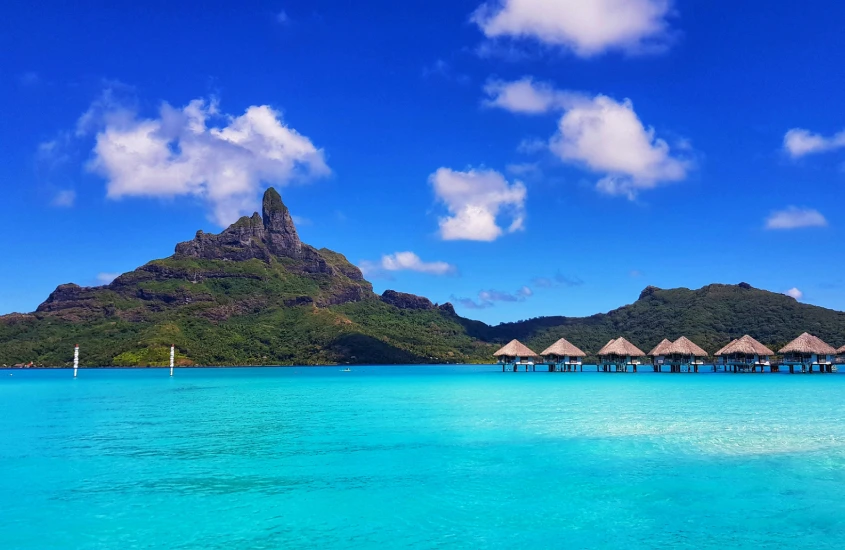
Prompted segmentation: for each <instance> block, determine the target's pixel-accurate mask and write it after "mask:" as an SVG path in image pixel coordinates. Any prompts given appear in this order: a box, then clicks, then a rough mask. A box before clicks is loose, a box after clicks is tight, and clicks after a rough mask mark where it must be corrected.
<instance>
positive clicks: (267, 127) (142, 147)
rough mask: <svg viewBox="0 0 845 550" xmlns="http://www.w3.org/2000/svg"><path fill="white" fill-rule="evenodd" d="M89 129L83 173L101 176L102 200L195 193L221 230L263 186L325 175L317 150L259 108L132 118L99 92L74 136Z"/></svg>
mask: <svg viewBox="0 0 845 550" xmlns="http://www.w3.org/2000/svg"><path fill="white" fill-rule="evenodd" d="M210 121H219V122H220V124H219V125H213V124H210ZM92 132H96V144H95V146H94V151H93V153H94V155H93V158H92V160H91V161H90V163H89V165H88V168H89V170H91V171H92V172H95V173H97V174H100V175H101V176H103V177H104V178H106V180H107V182H108V183H107V190H108V192H107V194H108V197H109V198H112V199H117V198H121V197H128V196H135V197H140V196H144V197H175V196H183V195H192V196H198V197H201V198H203V199H204V200H205V201H207V202H208V203H209V205H210V207H211V217H212V219H213V220H214V221H215V222H217V223H218V224H220V225H222V226H225V225H227V224H229V223H232V222H233V221H235V220H236V219H237V218H238V217H239V216H241V215H243V214H248V213H249V212H251V211H253V210H254V209H255V206H256V204H257V200H258V194H259V192H260V189H261V187H262V184H263V183H269V184H275V185H283V184H285V183H288V182H289V181H291V180H294V179H298V178H300V179H301V178H305V177H308V176H324V175H327V174H329V173H330V170H329V168H328V166H327V165H326V163H325V159H324V155H323V151H322V150H321V149H317V148H316V147H315V146H314V144H313V143H311V140H309V139H308V138H307V137H305V136H303V135H301V134H299V133H298V132H297V131H296V130H294V129H293V128H290V127H289V126H286V125H285V124H284V122H283V121H282V117H281V114H280V113H279V112H277V111H275V110H273V109H272V108H271V107H269V106H267V105H261V106H251V107H249V108H247V109H246V112H245V113H244V114H243V115H241V116H237V117H235V116H229V115H223V114H221V113H220V112H219V111H218V109H217V102H216V101H213V100H212V101H211V102H207V101H205V100H203V99H195V100H193V101H191V102H190V103H189V104H188V105H186V106H185V107H183V108H181V109H178V108H174V107H171V106H170V105H168V104H167V103H165V104H163V105H162V107H161V109H160V112H159V116H158V117H157V118H152V119H140V118H138V116H137V114H136V112H135V110H134V109H132V108H128V107H125V106H123V105H122V104H121V103H120V102H118V101H116V100H115V99H114V97H113V96H112V95H111V92H110V90H107V92H106V93H105V94H104V96H103V97H102V98H101V99H100V100H98V101H97V102H95V103H94V104H93V105H92V107H91V109H89V110H88V112H86V113H85V114H84V115H83V116H82V117H81V118H80V120H79V122H78V124H77V133H78V134H83V135H84V134H88V133H92Z"/></svg>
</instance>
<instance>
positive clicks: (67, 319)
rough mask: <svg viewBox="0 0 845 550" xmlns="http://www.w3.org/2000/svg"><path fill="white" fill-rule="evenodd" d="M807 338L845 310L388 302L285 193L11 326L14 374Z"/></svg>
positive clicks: (771, 304)
mask: <svg viewBox="0 0 845 550" xmlns="http://www.w3.org/2000/svg"><path fill="white" fill-rule="evenodd" d="M804 331H809V332H811V333H813V334H816V335H817V336H819V337H821V338H822V339H824V340H826V341H828V342H829V343H831V344H833V345H836V346H841V345H842V344H845V313H842V312H837V311H832V310H829V309H824V308H820V307H816V306H810V305H806V304H801V303H799V302H797V301H795V300H794V299H793V298H790V297H788V296H784V295H782V294H775V293H771V292H767V291H763V290H758V289H754V288H752V287H751V286H749V285H747V284H744V283H743V284H740V285H735V286H734V285H710V286H706V287H704V288H701V289H699V290H688V289H672V290H661V289H658V288H654V287H649V288H646V289H645V290H644V291H643V292H642V294H641V295H640V297H639V299H638V300H637V301H636V302H635V303H633V304H631V305H627V306H624V307H621V308H619V309H616V310H613V311H611V312H609V313H606V314H598V315H593V316H591V317H583V318H574V317H541V318H537V319H530V320H527V321H520V322H517V323H504V324H501V325H497V326H488V325H486V324H484V323H482V322H479V321H473V320H470V319H466V318H463V317H460V316H458V315H456V314H455V311H454V309H453V308H452V306H451V304H443V305H439V306H438V305H436V304H432V303H431V302H430V301H429V300H428V299H426V298H423V297H419V296H414V295H411V294H405V293H401V292H395V291H392V290H388V291H386V292H385V293H384V294H383V295H382V296H378V295H376V294H375V293H373V291H372V285H371V284H370V283H368V282H367V281H365V280H364V278H363V276H362V274H361V271H360V270H359V269H358V268H357V267H355V266H354V265H352V264H351V263H350V262H349V261H348V260H347V259H346V258H345V257H344V256H343V255H341V254H339V253H337V252H332V251H330V250H327V249H320V250H317V249H315V248H313V247H310V246H308V245H307V244H304V243H302V242H301V241H300V239H299V236H298V234H297V232H296V228H295V227H294V224H293V221H292V219H291V216H290V213H289V212H288V209H287V207H286V206H285V205H284V203H283V202H282V199H281V197H280V196H279V194H278V193H277V192H276V191H275V190H274V189H272V188H271V189H269V190H268V191H267V192H266V193H265V196H264V201H263V207H262V214H261V215H259V214H258V213H255V214H254V215H253V216H252V217H243V218H241V219H240V220H238V221H237V222H235V223H234V224H232V225H231V226H230V227H228V228H227V229H226V230H224V231H223V232H222V233H220V234H217V235H212V234H207V233H203V232H201V231H200V232H198V233H197V235H196V237H195V238H194V239H193V240H191V241H187V242H184V243H180V244H178V245H177V246H176V251H175V253H174V254H173V256H170V257H169V258H165V259H161V260H154V261H151V262H149V263H148V264H146V265H144V266H141V267H139V268H138V269H136V270H135V271H131V272H129V273H125V274H123V275H121V276H120V277H118V278H117V279H115V280H114V281H113V282H112V283H110V284H108V285H105V286H100V287H90V288H88V287H80V286H77V285H74V284H65V285H60V286H59V287H58V288H56V290H55V291H54V292H53V293H52V294H50V296H49V297H48V298H47V300H46V301H45V302H44V303H43V304H41V305H40V306H39V307H38V308H37V310H36V311H35V312H33V313H28V314H11V315H5V316H2V317H0V365H3V364H5V365H14V364H19V363H29V362H34V363H35V364H38V365H48V366H62V365H68V364H70V361H71V359H72V352H73V345H74V344H75V343H79V344H80V345H81V347H82V363H83V364H85V365H116V366H146V365H164V364H166V363H167V362H168V357H169V346H170V344H171V343H173V344H175V345H176V349H177V361H178V362H179V364H182V365H291V364H302V365H310V364H327V363H346V362H349V363H373V364H391V363H442V362H452V363H454V362H486V361H491V360H492V353H493V351H495V349H496V348H497V347H498V346H500V345H501V344H502V343H503V342H507V341H509V340H510V339H512V338H519V339H521V340H523V342H524V343H526V344H527V345H529V346H530V347H532V348H533V349H534V350H535V351H537V352H540V351H542V350H543V349H544V348H545V347H546V346H548V345H549V344H551V343H552V342H554V341H555V340H557V339H558V338H560V337H566V338H567V339H568V340H570V341H572V342H573V343H575V344H576V345H578V346H579V347H580V348H581V349H584V350H585V351H587V352H588V353H595V352H596V351H597V350H598V349H599V348H600V347H601V346H603V345H604V344H605V343H606V342H607V341H608V340H609V339H611V338H615V337H617V336H620V335H624V336H625V337H626V338H628V339H629V340H630V341H631V342H633V343H634V344H635V345H637V346H639V347H640V348H642V349H643V350H645V351H648V350H649V349H651V347H653V346H654V345H656V344H657V343H658V342H659V341H660V340H662V339H663V338H670V339H674V338H677V337H678V336H681V335H685V336H688V337H689V338H691V339H692V340H694V341H695V342H697V343H698V344H699V345H701V346H702V347H704V348H705V349H706V350H707V351H709V352H711V353H712V352H714V351H716V350H717V349H718V348H719V347H721V346H723V345H724V344H726V343H727V342H728V341H729V340H730V339H732V338H736V337H739V336H742V335H743V334H746V333H748V334H751V335H752V336H754V337H755V338H757V339H758V340H760V341H762V342H763V343H765V344H767V345H770V346H772V347H775V348H777V347H779V346H781V345H782V344H785V343H786V342H788V341H789V340H791V339H792V338H794V337H796V336H798V335H799V334H800V333H802V332H804Z"/></svg>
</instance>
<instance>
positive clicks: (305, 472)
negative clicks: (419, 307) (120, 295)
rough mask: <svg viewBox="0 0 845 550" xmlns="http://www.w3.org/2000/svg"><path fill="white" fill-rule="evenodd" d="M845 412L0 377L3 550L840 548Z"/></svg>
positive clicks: (622, 397)
mask: <svg viewBox="0 0 845 550" xmlns="http://www.w3.org/2000/svg"><path fill="white" fill-rule="evenodd" d="M10 374H11V376H10ZM843 403H845V376H840V375H813V376H798V375H796V376H790V375H726V374H717V375H713V374H698V375H695V374H693V375H685V374H680V375H672V374H663V375H655V374H650V373H647V374H644V373H640V374H637V375H633V374H628V375H624V374H621V375H617V374H599V373H502V372H500V371H497V370H496V369H495V368H492V369H491V368H489V367H353V368H352V372H351V373H343V372H340V370H339V369H338V368H336V367H332V368H329V367H327V368H310V369H305V368H272V369H268V368H264V369H181V370H178V369H177V372H176V376H175V377H174V378H172V379H171V378H170V377H169V376H168V372H167V371H166V370H162V369H144V370H82V371H80V374H79V378H78V379H77V380H73V379H72V378H71V373H70V371H67V370H60V371H20V370H15V371H0V433H2V438H0V471H2V476H0V548H49V547H54V548H55V547H62V548H226V549H231V548H315V547H317V548H329V547H331V548H338V547H342V548H479V547H487V548H541V547H542V548H548V547H565V548H814V549H815V548H843V547H845V499H843V498H842V494H843V488H845V424H843V422H842V413H841V410H842V409H841V406H842V404H843Z"/></svg>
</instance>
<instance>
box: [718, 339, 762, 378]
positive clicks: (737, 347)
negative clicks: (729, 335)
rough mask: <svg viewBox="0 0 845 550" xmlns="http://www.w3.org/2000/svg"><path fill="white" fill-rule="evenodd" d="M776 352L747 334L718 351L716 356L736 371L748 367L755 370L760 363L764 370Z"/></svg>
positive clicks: (720, 361)
mask: <svg viewBox="0 0 845 550" xmlns="http://www.w3.org/2000/svg"><path fill="white" fill-rule="evenodd" d="M774 354H775V352H773V351H772V350H770V349H769V348H767V347H766V346H764V345H763V344H761V343H760V342H758V341H757V340H755V339H754V338H752V337H751V336H749V335H747V334H746V335H745V336H743V337H742V338H738V339H736V340H734V341H732V342H731V343H730V344H728V345H727V346H725V347H723V348H722V349H720V350H719V351H717V352H716V353H715V356H716V357H717V358H718V359H719V363H720V364H722V365H726V366H727V367H732V368H733V370H734V372H736V371H744V370H747V369H751V370H752V371H754V370H755V369H756V367H757V366H758V365H759V366H760V369H761V371H762V369H763V367H765V366H769V365H770V363H769V357H770V356H772V355H774Z"/></svg>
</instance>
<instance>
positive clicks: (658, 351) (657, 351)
mask: <svg viewBox="0 0 845 550" xmlns="http://www.w3.org/2000/svg"><path fill="white" fill-rule="evenodd" d="M671 345H672V342H670V341H669V339H667V338H664V339H663V341H662V342H660V343H659V344H657V345H656V346H654V349H652V350H651V351H650V352H648V356H649V357H654V358H657V357H661V358H662V357H663V356H664V355H666V350H667V349H669V346H671Z"/></svg>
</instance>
